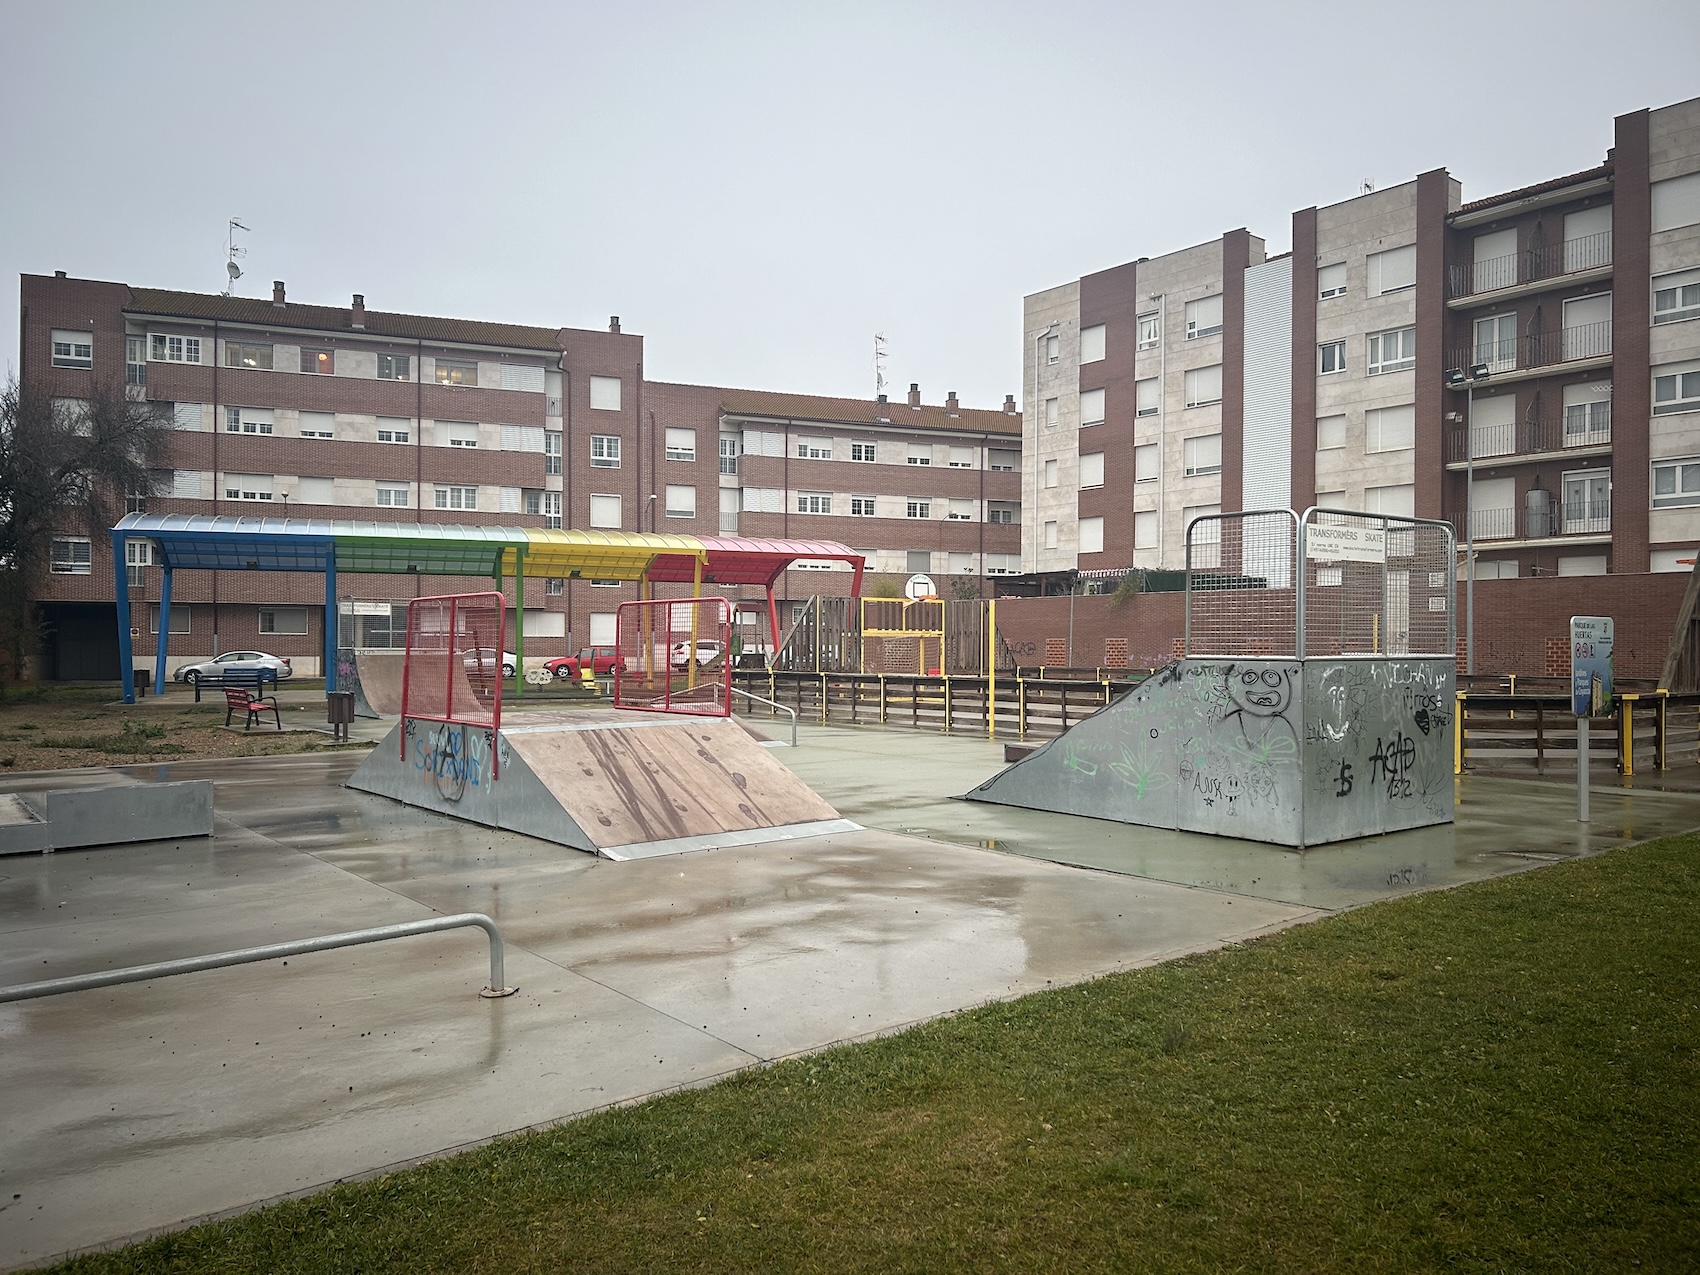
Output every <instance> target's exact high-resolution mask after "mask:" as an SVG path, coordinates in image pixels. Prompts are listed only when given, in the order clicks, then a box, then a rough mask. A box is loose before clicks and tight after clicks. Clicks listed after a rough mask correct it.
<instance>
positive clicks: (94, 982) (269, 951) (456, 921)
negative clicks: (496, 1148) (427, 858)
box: [0, 912, 519, 1004]
mask: <svg viewBox="0 0 1700 1275" xmlns="http://www.w3.org/2000/svg"><path fill="white" fill-rule="evenodd" d="M471 925H476V926H477V927H478V928H479V929H481V930H483V931H484V933H485V934H487V935H488V936H489V938H490V985H489V986H488V987H486V988H484V989H483V990H482V991H481V992H479V993H478V994H479V995H480V996H483V997H486V998H491V997H498V996H512V995H513V994H514V993H515V992H517V991H518V990H519V988H517V987H507V986H505V985H504V984H503V981H502V979H503V973H502V932H501V931H500V930H498V929H497V928H496V923H495V922H494V921H492V920H491V919H490V918H489V917H487V916H485V915H484V914H483V913H482V912H462V913H459V914H458V915H456V916H438V917H432V918H431V919H430V920H428V921H405V922H403V923H402V924H400V925H379V926H375V927H374V928H372V929H369V930H349V931H347V932H346V933H343V934H324V935H321V936H319V937H318V938H311V939H295V940H293V941H291V942H288V943H268V944H266V945H265V946H264V947H244V948H238V949H237V950H236V951H234V952H214V953H212V954H210V955H208V956H188V957H184V958H183V959H181V960H176V961H155V962H154V963H153V964H151V965H131V966H128V967H126V968H124V969H118V970H104V971H102V972H100V973H98V974H74V975H72V976H71V977H69V978H50V979H46V980H44V981H42V982H40V983H19V984H18V985H17V986H15V987H0V1004H4V1003H5V1002H7V1001H26V1000H33V999H35V998H36V997H38V996H57V995H59V994H60V993H61V992H86V991H90V990H92V989H93V988H96V987H112V986H114V985H115V984H118V983H145V982H148V981H149V980H151V979H156V978H165V977H167V976H168V975H171V974H195V973H198V972H200V971H201V970H215V969H223V968H224V967H225V966H227V965H249V964H252V963H253V962H255V961H270V960H274V959H276V958H277V957H280V956H301V955H303V954H305V953H307V952H323V951H325V950H326V949H327V948H333V947H357V946H359V945H360V944H362V943H378V942H382V941H383V940H384V939H402V938H407V937H409V936H410V935H414V934H435V933H437V932H438V931H440V930H458V929H463V928H465V927H467V926H471Z"/></svg>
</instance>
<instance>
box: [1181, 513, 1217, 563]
mask: <svg viewBox="0 0 1700 1275" xmlns="http://www.w3.org/2000/svg"><path fill="white" fill-rule="evenodd" d="M1221 512H1222V506H1220V505H1189V506H1187V507H1186V508H1184V509H1182V510H1181V527H1182V534H1183V537H1184V539H1183V540H1182V543H1183V544H1185V545H1186V546H1187V563H1188V565H1190V566H1194V567H1219V566H1221V565H1222V524H1221V523H1219V522H1217V521H1215V518H1216V515H1218V514H1220V513H1221ZM1200 518H1203V519H1206V520H1207V521H1205V522H1199V521H1198V520H1199V519H1200ZM1195 522H1196V523H1198V525H1197V526H1196V527H1195V526H1193V524H1194V523H1195Z"/></svg>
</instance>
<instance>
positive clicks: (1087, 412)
mask: <svg viewBox="0 0 1700 1275" xmlns="http://www.w3.org/2000/svg"><path fill="white" fill-rule="evenodd" d="M1103 423H1104V391H1103V390H1082V391H1081V392H1080V425H1081V428H1082V429H1084V428H1085V427H1086V426H1088V425H1102V424H1103Z"/></svg>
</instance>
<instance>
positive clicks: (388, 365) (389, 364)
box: [378, 354, 413, 381]
mask: <svg viewBox="0 0 1700 1275" xmlns="http://www.w3.org/2000/svg"><path fill="white" fill-rule="evenodd" d="M378 379H379V380H380V381H409V380H412V379H413V356H412V355H408V354H380V355H379V356H378Z"/></svg>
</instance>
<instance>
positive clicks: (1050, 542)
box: [1045, 521, 1057, 549]
mask: <svg viewBox="0 0 1700 1275" xmlns="http://www.w3.org/2000/svg"><path fill="white" fill-rule="evenodd" d="M1056 547H1057V524H1056V522H1055V521H1051V522H1047V523H1046V524H1045V548H1047V549H1055V548H1056Z"/></svg>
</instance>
